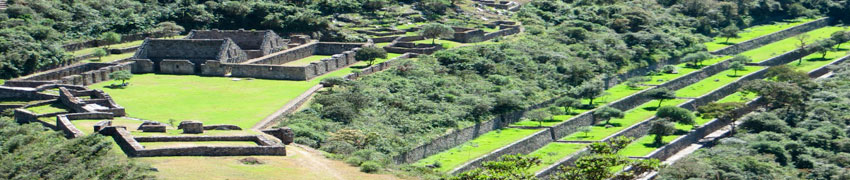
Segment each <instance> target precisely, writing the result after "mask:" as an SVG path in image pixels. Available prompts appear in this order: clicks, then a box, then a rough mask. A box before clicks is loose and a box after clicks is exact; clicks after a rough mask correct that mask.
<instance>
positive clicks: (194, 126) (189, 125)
mask: <svg viewBox="0 0 850 180" xmlns="http://www.w3.org/2000/svg"><path fill="white" fill-rule="evenodd" d="M179 127H180V128H181V129H183V133H184V134H200V133H204V123H202V122H199V121H183V122H180V126H179Z"/></svg>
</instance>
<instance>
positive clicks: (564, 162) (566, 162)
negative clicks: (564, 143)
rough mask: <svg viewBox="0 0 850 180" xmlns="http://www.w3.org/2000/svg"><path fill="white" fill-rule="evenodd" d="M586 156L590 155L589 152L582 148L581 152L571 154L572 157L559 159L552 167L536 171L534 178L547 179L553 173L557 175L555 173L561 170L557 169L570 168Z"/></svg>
mask: <svg viewBox="0 0 850 180" xmlns="http://www.w3.org/2000/svg"><path fill="white" fill-rule="evenodd" d="M587 154H590V152H589V151H587V148H584V149H582V150H579V151H578V152H576V153H573V154H572V155H570V156H567V157H565V158H563V159H560V160H558V162H556V163H554V164H552V165H549V166H547V167H546V168H544V169H543V170H540V171H538V172H535V174H534V176H536V177H538V178H541V179H547V178H546V177H549V176H550V175H553V174H555V173H557V172H560V170H561V169H560V168H558V167H561V166H572V165H574V163H575V162H576V160H578V159H579V158H581V157H583V156H585V155H587Z"/></svg>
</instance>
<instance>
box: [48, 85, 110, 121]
mask: <svg viewBox="0 0 850 180" xmlns="http://www.w3.org/2000/svg"><path fill="white" fill-rule="evenodd" d="M81 96H88V97H90V98H89V99H88V100H81V99H80V98H78V97H81ZM58 101H59V102H61V103H62V104H64V105H65V106H67V107H69V108H71V110H73V111H74V112H103V113H111V114H113V115H114V116H124V115H126V112H125V110H124V107H121V106H120V105H118V104H117V103H115V101H114V100H112V97H111V96H109V94H106V93H105V92H103V90H82V91H76V90H69V89H67V88H65V87H59V99H58ZM92 105H97V106H92Z"/></svg>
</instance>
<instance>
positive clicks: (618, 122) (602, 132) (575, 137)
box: [561, 99, 687, 141]
mask: <svg viewBox="0 0 850 180" xmlns="http://www.w3.org/2000/svg"><path fill="white" fill-rule="evenodd" d="M684 102H687V99H672V100H666V101H664V102H663V103H661V105H662V106H675V105H679V104H682V103H684ZM656 107H658V100H652V101H649V102H647V103H644V104H643V105H641V106H639V107H637V108H634V109H631V110H629V111H626V112H625V113H626V114H625V116H624V117H623V118H615V119H611V127H607V128H606V127H605V121H599V122H597V123H596V125H593V126H591V130H590V132H588V133H587V134H585V133H584V132H575V133H573V134H570V135H568V136H566V137H564V138H562V139H561V140H565V141H599V140H602V139H604V138H606V137H608V136H611V135H614V134H615V133H617V132H619V131H621V130H623V129H626V128H628V127H629V126H632V125H634V124H637V123H639V122H642V121H644V120H646V119H649V118H650V117H652V116H655V109H656Z"/></svg>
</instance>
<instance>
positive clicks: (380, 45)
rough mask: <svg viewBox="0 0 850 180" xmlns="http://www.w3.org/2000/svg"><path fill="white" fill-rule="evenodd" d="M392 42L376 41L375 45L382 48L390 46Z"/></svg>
mask: <svg viewBox="0 0 850 180" xmlns="http://www.w3.org/2000/svg"><path fill="white" fill-rule="evenodd" d="M391 43H392V42H382V43H375V47H379V48H382V47H384V46H389V45H390V44H391Z"/></svg>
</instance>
